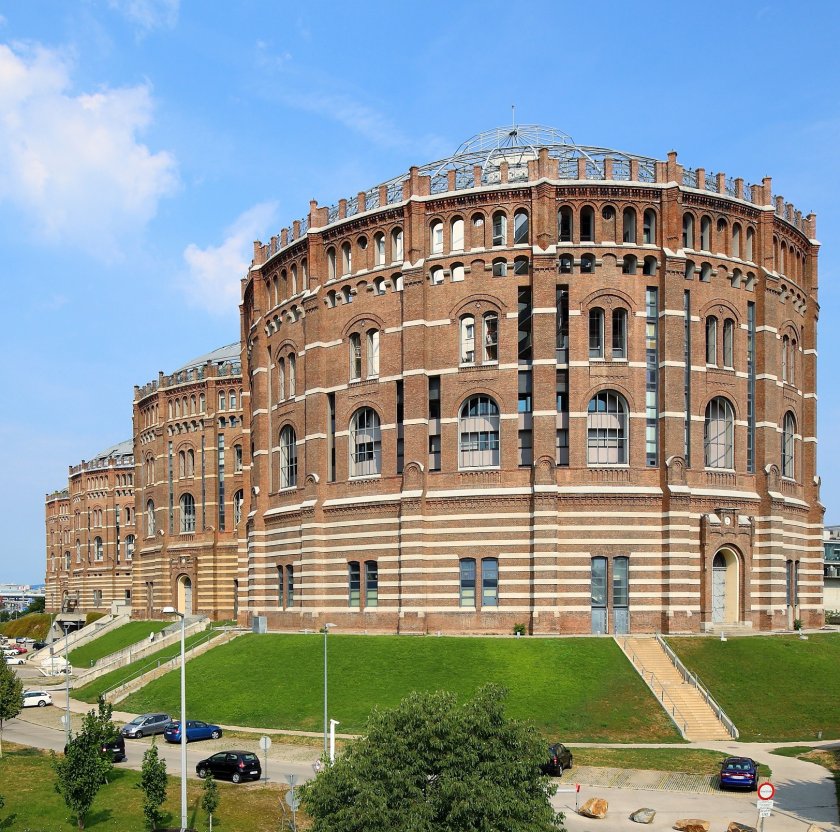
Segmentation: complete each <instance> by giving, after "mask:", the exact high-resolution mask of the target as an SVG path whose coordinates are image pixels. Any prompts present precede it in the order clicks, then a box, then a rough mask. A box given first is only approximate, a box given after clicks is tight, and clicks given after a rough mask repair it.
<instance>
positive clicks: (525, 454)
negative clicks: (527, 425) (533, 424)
mask: <svg viewBox="0 0 840 832" xmlns="http://www.w3.org/2000/svg"><path fill="white" fill-rule="evenodd" d="M533 464H534V434H533V431H531V430H520V431H519V465H520V466H525V467H528V466H530V465H533Z"/></svg>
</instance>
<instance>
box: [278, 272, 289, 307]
mask: <svg viewBox="0 0 840 832" xmlns="http://www.w3.org/2000/svg"><path fill="white" fill-rule="evenodd" d="M280 282H281V284H282V286H283V300H285V299H286V298H287V297H289V278H288V277H287V276H286V270H285V269H283V271H282V272H280Z"/></svg>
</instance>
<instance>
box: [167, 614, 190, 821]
mask: <svg viewBox="0 0 840 832" xmlns="http://www.w3.org/2000/svg"><path fill="white" fill-rule="evenodd" d="M161 612H162V613H163V614H164V615H177V616H178V618H180V619H181V832H187V673H186V661H185V659H184V640H185V639H184V633H185V630H186V616H185V615H184V613H182V612H178V610H176V609H175V607H164V608H163V609H162V610H161Z"/></svg>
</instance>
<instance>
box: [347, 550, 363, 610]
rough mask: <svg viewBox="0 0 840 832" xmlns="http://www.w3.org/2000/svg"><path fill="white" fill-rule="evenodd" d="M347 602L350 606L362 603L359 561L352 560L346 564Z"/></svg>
mask: <svg viewBox="0 0 840 832" xmlns="http://www.w3.org/2000/svg"><path fill="white" fill-rule="evenodd" d="M347 589H348V592H349V596H348V602H347V603H348V604H349V605H350V606H351V607H358V606H361V603H362V571H361V568H360V566H359V561H357V560H353V561H350V563H348V564H347Z"/></svg>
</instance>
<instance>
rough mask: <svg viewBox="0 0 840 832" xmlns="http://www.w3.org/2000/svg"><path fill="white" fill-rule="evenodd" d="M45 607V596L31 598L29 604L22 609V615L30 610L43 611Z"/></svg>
mask: <svg viewBox="0 0 840 832" xmlns="http://www.w3.org/2000/svg"><path fill="white" fill-rule="evenodd" d="M45 608H46V599H45V598H33V599H32V602H31V603H30V604H29V606H28V607H27V608H26V609H25V610H24V611H23V614H24V615H29V613H31V612H43V611H44V609H45Z"/></svg>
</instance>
